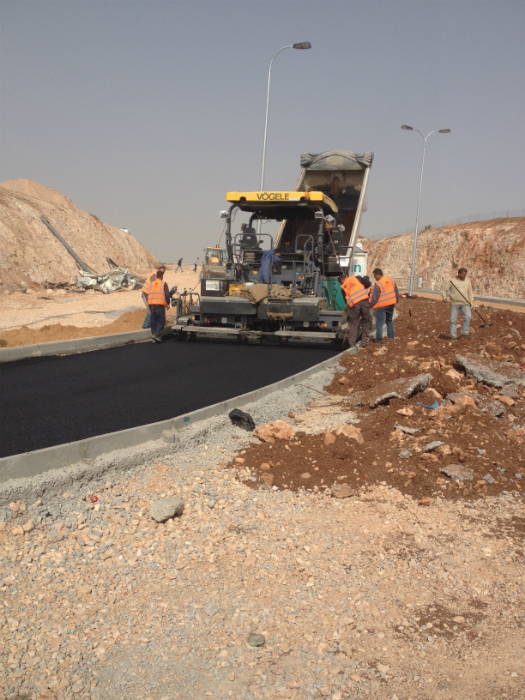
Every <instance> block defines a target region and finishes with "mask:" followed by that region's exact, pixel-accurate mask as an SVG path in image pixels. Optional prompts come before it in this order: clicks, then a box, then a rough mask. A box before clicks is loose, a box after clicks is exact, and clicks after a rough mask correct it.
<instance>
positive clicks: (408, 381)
mask: <svg viewBox="0 0 525 700" xmlns="http://www.w3.org/2000/svg"><path fill="white" fill-rule="evenodd" d="M431 379H432V375H430V374H418V375H416V376H415V377H406V378H404V377H401V378H399V379H394V380H393V381H391V382H384V383H382V384H378V385H377V386H374V387H372V388H371V389H366V391H356V392H355V393H354V394H352V395H351V396H350V397H349V398H348V400H347V403H348V404H349V405H350V406H364V405H366V404H368V405H369V406H370V408H375V407H376V406H379V405H380V404H385V403H388V402H389V401H390V399H409V398H410V397H411V396H413V395H414V394H417V393H419V392H420V391H424V390H425V389H426V388H427V386H428V384H429V382H430V380H431Z"/></svg>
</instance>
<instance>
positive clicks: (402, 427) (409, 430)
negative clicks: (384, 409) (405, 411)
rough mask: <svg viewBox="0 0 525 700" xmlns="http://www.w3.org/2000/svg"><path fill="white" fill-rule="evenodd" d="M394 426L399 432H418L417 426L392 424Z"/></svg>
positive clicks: (410, 433)
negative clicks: (408, 426)
mask: <svg viewBox="0 0 525 700" xmlns="http://www.w3.org/2000/svg"><path fill="white" fill-rule="evenodd" d="M398 413H399V411H398ZM394 428H396V429H397V430H401V432H403V433H406V434H407V435H415V434H416V433H419V432H420V430H419V428H407V427H406V426H405V425H394Z"/></svg>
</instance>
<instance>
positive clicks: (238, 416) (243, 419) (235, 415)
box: [228, 408, 255, 433]
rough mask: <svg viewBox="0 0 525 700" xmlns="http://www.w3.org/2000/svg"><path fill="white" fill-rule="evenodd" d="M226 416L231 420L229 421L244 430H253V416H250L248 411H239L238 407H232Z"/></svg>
mask: <svg viewBox="0 0 525 700" xmlns="http://www.w3.org/2000/svg"><path fill="white" fill-rule="evenodd" d="M228 417H229V419H230V420H231V422H232V423H233V424H234V425H236V426H237V427H239V428H243V429H244V430H247V431H248V432H250V433H251V432H252V430H255V423H254V420H253V418H252V417H251V416H250V414H249V413H245V412H244V411H241V410H240V408H234V409H233V411H230V412H229V414H228Z"/></svg>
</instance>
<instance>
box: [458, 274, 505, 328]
mask: <svg viewBox="0 0 525 700" xmlns="http://www.w3.org/2000/svg"><path fill="white" fill-rule="evenodd" d="M450 284H451V285H452V286H453V287H454V289H455V290H456V292H458V293H459V294H461V296H462V297H463V299H465V301H466V302H467V304H468V305H469V306H470V307H471V308H472V304H471V303H470V302H469V301H467V299H466V298H465V295H464V294H462V293H461V292H460V291H459V289H458V288H457V287H456V285H455V284H454V282H453V281H452V280H450ZM474 311H475V312H476V313H477V315H478V316H479V317H480V319H481V320H482V321H483V325H482V326H480V328H490V327H491V326H493V325H494V324H493V323H487V321H485V319H484V318H483V316H482V315H481V314H480V313H479V311H478V310H477V309H474Z"/></svg>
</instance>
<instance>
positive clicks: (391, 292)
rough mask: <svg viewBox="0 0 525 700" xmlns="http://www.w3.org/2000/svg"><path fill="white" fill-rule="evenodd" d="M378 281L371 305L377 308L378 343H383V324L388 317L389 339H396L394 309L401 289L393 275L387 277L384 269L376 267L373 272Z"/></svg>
mask: <svg viewBox="0 0 525 700" xmlns="http://www.w3.org/2000/svg"><path fill="white" fill-rule="evenodd" d="M372 274H373V275H374V277H375V280H376V283H375V285H374V288H373V291H372V296H371V297H370V306H371V307H372V308H373V309H376V340H375V342H376V343H381V341H382V340H383V324H384V322H385V319H386V332H387V335H388V340H395V335H394V309H395V308H396V305H397V304H398V303H399V290H398V288H397V284H396V282H395V280H393V279H392V277H385V276H384V275H383V270H381V269H380V268H379V267H376V269H375V270H374V272H373V273H372Z"/></svg>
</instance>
